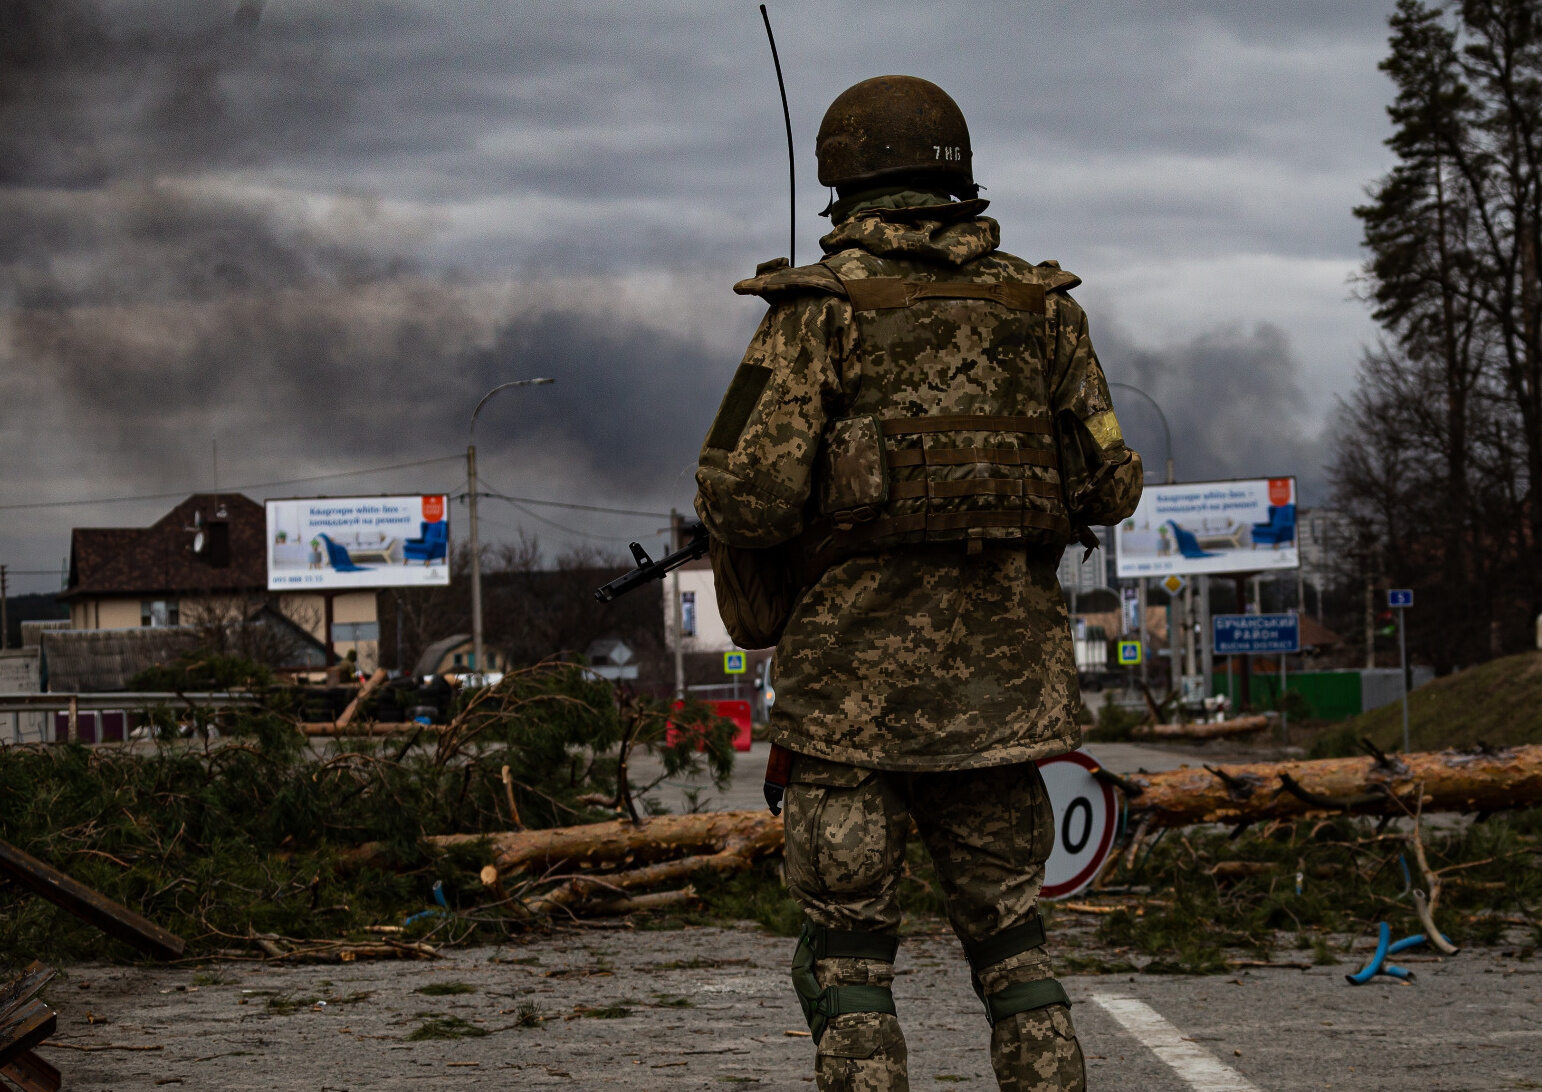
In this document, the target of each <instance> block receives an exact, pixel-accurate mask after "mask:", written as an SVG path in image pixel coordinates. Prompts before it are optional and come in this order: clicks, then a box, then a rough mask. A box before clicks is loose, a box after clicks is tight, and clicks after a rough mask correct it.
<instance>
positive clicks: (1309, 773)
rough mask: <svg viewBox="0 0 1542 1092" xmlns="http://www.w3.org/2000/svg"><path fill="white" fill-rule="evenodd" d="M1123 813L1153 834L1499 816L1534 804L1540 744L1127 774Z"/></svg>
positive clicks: (1540, 795) (1541, 770) (1538, 798)
mask: <svg viewBox="0 0 1542 1092" xmlns="http://www.w3.org/2000/svg"><path fill="white" fill-rule="evenodd" d="M1129 780H1130V781H1131V782H1132V783H1133V784H1135V785H1138V786H1140V788H1141V793H1140V795H1139V796H1136V797H1134V798H1133V799H1131V800H1130V801H1129V806H1130V810H1131V812H1132V813H1133V814H1135V815H1137V816H1138V817H1139V818H1140V820H1141V822H1142V823H1149V825H1150V826H1152V827H1181V826H1188V825H1190V824H1193V823H1251V822H1258V821H1260V820H1266V819H1296V818H1302V817H1306V816H1322V815H1332V814H1335V813H1342V812H1352V813H1355V814H1360V815H1402V814H1405V812H1412V811H1414V810H1415V809H1416V808H1418V807H1419V806H1420V804H1421V800H1420V794H1421V793H1422V806H1423V809H1424V810H1425V811H1426V812H1429V811H1485V812H1491V811H1504V810H1506V809H1509V808H1525V807H1531V806H1533V805H1536V804H1542V745H1532V746H1525V747H1515V748H1511V749H1507V750H1501V751H1494V752H1491V753H1481V754H1472V753H1464V752H1460V751H1438V752H1429V753H1420V754H1410V755H1386V756H1381V757H1377V758H1328V759H1320V760H1317V761H1305V762H1258V763H1249V764H1245V765H1236V766H1231V765H1228V766H1225V767H1209V766H1205V767H1200V768H1198V769H1191V768H1189V767H1184V768H1183V769H1180V770H1165V771H1163V772H1161V773H1153V774H1131V775H1129Z"/></svg>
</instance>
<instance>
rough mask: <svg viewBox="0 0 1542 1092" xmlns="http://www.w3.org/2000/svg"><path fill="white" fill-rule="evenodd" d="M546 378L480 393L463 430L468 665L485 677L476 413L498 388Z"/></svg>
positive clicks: (539, 381) (538, 381) (529, 384)
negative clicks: (468, 576)
mask: <svg viewBox="0 0 1542 1092" xmlns="http://www.w3.org/2000/svg"><path fill="white" fill-rule="evenodd" d="M550 382H552V380H550V379H515V380H513V381H512V382H509V383H500V384H499V385H498V386H496V387H494V388H493V389H492V390H490V391H488V392H487V393H486V394H484V395H483V396H482V400H481V401H480V402H478V403H477V405H476V409H474V410H472V411H471V425H470V427H469V428H467V429H466V502H467V504H469V505H470V506H471V666H472V669H473V670H475V671H476V672H477V673H478V674H479V675H482V676H484V677H485V676H486V675H487V668H486V666H485V665H484V664H483V662H482V545H481V542H480V541H479V540H478V538H477V446H476V431H477V414H479V413H481V412H482V407H483V406H485V405H487V400H488V399H489V398H491V397H492V396H493V395H495V394H497V393H498V392H499V391H506V390H508V389H509V388H510V387H535V386H540V385H541V384H543V383H550Z"/></svg>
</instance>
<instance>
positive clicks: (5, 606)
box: [0, 565, 11, 650]
mask: <svg viewBox="0 0 1542 1092" xmlns="http://www.w3.org/2000/svg"><path fill="white" fill-rule="evenodd" d="M9 595H10V593H9V592H8V591H6V587H5V566H4V565H0V650H4V649H7V648H10V647H11V617H10V601H9Z"/></svg>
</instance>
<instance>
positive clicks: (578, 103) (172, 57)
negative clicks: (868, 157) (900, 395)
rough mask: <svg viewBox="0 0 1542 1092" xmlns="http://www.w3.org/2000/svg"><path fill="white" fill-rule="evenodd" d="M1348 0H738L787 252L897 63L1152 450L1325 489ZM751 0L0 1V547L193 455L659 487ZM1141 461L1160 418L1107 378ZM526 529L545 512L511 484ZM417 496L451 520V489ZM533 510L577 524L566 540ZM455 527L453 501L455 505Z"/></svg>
mask: <svg viewBox="0 0 1542 1092" xmlns="http://www.w3.org/2000/svg"><path fill="white" fill-rule="evenodd" d="M1391 7H1392V5H1391V2H1390V0H1388V2H1386V3H1370V4H1344V3H1342V2H1316V0H1308V2H1299V0H1298V2H1295V3H1290V4H1277V3H1263V2H1258V3H1240V4H1239V3H1236V2H1220V0H1217V2H1213V3H1202V2H1164V3H1161V4H1140V5H1132V4H1122V3H1120V4H1116V3H1082V4H1075V5H1070V4H1047V3H1038V2H1033V0H1014V2H1011V3H1005V2H1003V3H981V2H975V3H970V4H967V5H965V4H950V5H940V4H936V3H925V4H921V3H896V2H872V3H848V4H832V3H819V4H815V3H812V2H802V0H799V2H795V3H787V2H782V3H772V5H771V9H772V10H771V16H772V21H773V23H774V25H775V28H776V32H777V38H778V46H779V49H780V51H781V57H782V64H783V67H784V70H785V72H786V74H787V77H788V80H789V88H788V90H789V95H790V98H791V111H792V122H793V130H794V140H795V147H796V151H797V172H798V201H797V225H798V232H797V258H798V260H799V261H810V260H813V259H814V258H816V257H817V256H818V245H817V239H818V237H819V235H820V234H821V233H822V231H823V230H824V229H825V227H826V224H827V222H826V221H825V220H823V219H821V218H820V217H819V216H818V215H817V213H818V211H819V210H820V209H821V208H823V207H824V204H825V202H826V200H827V195H826V193H825V191H823V190H821V189H819V188H818V187H817V185H816V184H815V182H814V167H815V165H814V157H813V137H814V133H815V130H816V129H817V127H818V123H819V119H820V116H821V115H822V113H823V111H824V107H825V106H826V105H827V104H828V103H829V101H830V100H831V99H832V98H833V97H834V96H835V95H836V94H838V93H839V92H840V91H841V90H842V89H844V88H845V87H846V86H848V85H850V84H852V83H854V82H856V81H857V80H860V79H863V78H866V77H868V76H873V75H879V74H883V73H889V72H903V73H908V74H912V75H917V76H923V77H926V78H928V79H931V80H934V81H936V82H937V83H939V84H941V85H942V86H943V87H944V88H945V89H947V90H948V91H949V92H950V93H951V94H952V95H953V97H954V98H955V99H957V101H958V102H959V104H960V106H961V107H962V108H963V110H964V112H965V115H966V116H967V117H968V119H969V123H970V129H971V132H972V134H973V139H974V148H975V173H976V177H977V179H978V180H979V181H980V182H982V183H983V184H984V185H985V186H986V187H987V190H986V194H985V196H987V197H989V198H990V199H991V201H992V205H991V209H990V212H989V215H992V216H995V217H997V218H998V219H999V220H1000V221H1001V222H1002V226H1003V230H1002V235H1003V245H1004V246H1005V248H1006V249H1008V250H1010V251H1013V252H1015V253H1018V254H1021V255H1022V256H1024V257H1026V258H1028V259H1030V260H1033V261H1038V260H1041V259H1044V258H1057V259H1059V260H1060V261H1061V263H1062V264H1063V265H1064V266H1065V267H1066V268H1068V269H1070V270H1073V271H1074V272H1076V273H1078V274H1079V275H1080V276H1081V277H1082V278H1083V280H1084V282H1085V283H1084V284H1083V286H1082V287H1081V288H1080V289H1078V291H1077V293H1076V295H1077V297H1078V299H1080V300H1081V302H1082V303H1083V304H1084V305H1085V306H1086V307H1087V309H1088V311H1089V312H1090V314H1091V316H1092V322H1093V337H1094V342H1095V344H1096V345H1097V346H1098V349H1099V353H1100V356H1101V357H1102V360H1103V363H1104V366H1105V369H1106V370H1107V372H1108V376H1109V378H1110V380H1112V381H1114V382H1117V383H1128V384H1133V385H1136V386H1138V387H1140V388H1141V389H1142V390H1144V391H1145V392H1147V393H1148V394H1149V395H1151V396H1152V397H1153V398H1154V399H1155V400H1156V401H1157V402H1158V403H1160V404H1161V406H1162V408H1163V410H1164V411H1165V412H1166V415H1167V418H1168V421H1169V422H1170V424H1171V426H1172V432H1173V439H1172V443H1173V457H1174V459H1175V461H1176V464H1177V471H1178V476H1179V477H1180V479H1185V480H1194V479H1199V478H1208V477H1234V476H1252V475H1277V474H1290V473H1294V474H1296V475H1298V476H1299V477H1300V478H1301V481H1302V491H1303V496H1304V499H1305V500H1306V501H1307V502H1308V503H1314V502H1321V501H1322V500H1324V499H1326V498H1325V492H1324V487H1323V484H1322V483H1323V474H1322V466H1323V464H1324V462H1326V461H1327V457H1328V455H1327V449H1326V447H1325V446H1324V441H1325V430H1326V429H1327V426H1328V422H1329V415H1330V413H1331V410H1332V407H1333V404H1334V398H1335V396H1336V395H1339V394H1342V393H1344V392H1346V391H1347V390H1348V389H1349V387H1350V385H1351V383H1352V382H1353V378H1354V367H1355V363H1356V361H1357V359H1358V357H1359V355H1360V352H1361V349H1362V347H1363V346H1364V345H1366V344H1367V343H1369V342H1370V341H1371V340H1372V339H1373V338H1374V337H1375V328H1374V326H1373V325H1372V324H1371V322H1370V321H1369V318H1368V317H1367V311H1366V308H1365V307H1364V306H1363V305H1362V304H1360V303H1358V302H1356V301H1355V300H1354V299H1353V298H1352V290H1353V289H1352V285H1351V283H1350V278H1351V276H1352V274H1353V273H1354V271H1355V269H1356V268H1357V265H1358V263H1359V261H1360V260H1361V254H1360V251H1359V247H1358V242H1359V237H1360V233H1359V229H1358V224H1357V222H1356V221H1355V219H1354V218H1353V216H1352V214H1351V211H1350V210H1351V208H1352V207H1353V206H1354V205H1355V204H1356V203H1357V202H1358V201H1360V200H1362V199H1363V189H1364V187H1365V186H1366V185H1367V184H1368V183H1370V182H1371V181H1373V180H1374V179H1375V178H1376V177H1377V176H1378V175H1380V174H1382V173H1383V172H1384V171H1385V170H1386V169H1387V168H1388V166H1389V165H1390V157H1389V153H1388V152H1387V150H1386V149H1385V148H1384V147H1383V146H1382V143H1381V141H1382V139H1383V138H1384V137H1385V135H1386V133H1387V122H1386V117H1385V113H1384V105H1385V102H1386V100H1387V99H1388V97H1389V94H1390V86H1389V84H1388V83H1387V81H1386V79H1385V78H1384V77H1383V76H1382V75H1381V74H1380V73H1379V72H1378V71H1377V69H1376V65H1377V62H1378V60H1379V59H1380V58H1381V57H1382V55H1383V54H1384V52H1385V39H1386V25H1385V19H1386V15H1387V14H1388V12H1389V11H1390V9H1391ZM785 152H786V144H785V136H784V133H783V129H782V118H781V108H780V103H779V101H778V99H777V90H776V79H775V74H774V71H773V69H772V66H771V58H770V53H769V49H768V47H767V45H766V41H765V35H764V30H763V27H762V25H761V21H760V16H759V13H758V11H757V10H756V6H755V5H754V4H751V3H741V2H738V0H734V2H731V3H723V2H712V3H709V2H706V0H696V2H678V3H648V2H643V3H634V4H627V5H618V4H615V3H612V2H607V3H589V4H586V3H576V2H574V0H560V2H551V3H541V2H534V0H496V2H494V0H480V2H471V0H443V2H440V3H435V4H422V3H416V2H406V0H401V2H387V0H269V2H267V3H265V4H264V3H258V2H255V0H199V2H196V3H194V2H191V0H188V2H172V0H137V2H133V0H101V2H99V3H92V2H89V0H0V407H3V410H0V465H3V467H4V468H5V472H4V474H3V476H0V561H4V562H5V563H6V564H8V565H9V566H10V567H11V569H12V570H13V571H20V572H23V573H27V572H30V571H33V570H40V571H42V572H43V573H44V575H38V576H23V577H22V578H21V579H17V580H14V581H13V583H12V588H13V589H17V588H19V589H20V590H23V591H30V590H49V589H52V588H56V587H57V586H58V580H57V577H56V576H51V575H47V574H48V573H57V571H58V568H59V564H60V561H61V559H62V558H63V557H64V556H65V555H66V554H67V552H68V548H69V531H70V528H71V527H74V526H135V525H143V524H146V523H149V522H151V521H153V520H154V519H155V518H157V517H158V516H159V515H160V514H162V513H163V512H164V511H165V510H166V509H168V508H169V507H170V506H171V505H172V504H173V503H175V500H174V499H172V498H168V499H155V500H145V501H139V502H134V503H115V504H95V505H82V506H72V507H52V508H16V507H5V506H14V505H30V504H36V503H39V502H56V501H65V500H78V499H94V498H108V497H138V496H144V495H146V494H156V493H177V492H179V491H192V490H195V489H208V488H211V487H212V486H213V485H214V484H215V477H214V465H213V459H212V458H211V442H213V441H217V443H218V448H219V459H218V482H219V484H220V485H221V486H222V487H224V488H227V489H228V488H234V487H239V486H243V485H251V484H254V483H264V482H281V481H288V480H291V479H297V478H305V477H312V476H316V475H321V474H329V473H334V472H340V471H350V470H355V469H359V468H368V467H376V466H384V465H388V464H397V463H408V462H415V461H418V460H428V459H433V458H436V457H446V461H442V462H439V463H436V464H432V465H427V466H422V467H416V468H411V469H406V470H398V471H392V472H385V473H377V474H372V475H364V476H354V477H337V478H333V479H330V480H326V481H320V482H310V483H299V484H292V485H275V486H272V487H269V488H253V489H248V490H247V492H248V493H249V494H250V495H252V496H254V497H257V498H259V499H260V498H262V497H264V496H297V495H314V494H317V493H346V492H349V491H356V492H363V493H379V492H386V491H396V490H400V491H404V492H416V491H420V490H421V491H430V490H441V489H442V490H448V491H455V490H456V489H464V467H463V465H461V464H457V463H456V462H454V461H452V460H451V459H450V458H449V457H453V456H455V455H457V454H458V453H463V452H464V446H465V439H466V424H467V419H468V417H469V415H470V412H471V409H472V407H473V406H474V405H475V403H476V401H477V399H478V398H479V397H480V396H481V394H482V393H483V391H485V390H486V389H488V388H489V387H491V386H493V385H495V384H496V383H498V382H501V381H503V380H505V379H512V378H519V377H523V376H531V375H549V376H552V377H554V378H555V379H556V380H557V382H556V384H555V385H553V386H549V387H543V388H536V389H531V390H523V391H511V392H508V393H506V394H503V395H500V396H499V397H498V399H496V400H494V401H493V402H491V403H490V404H489V406H488V408H487V409H486V410H484V411H483V415H482V417H481V419H480V420H479V423H478V427H477V438H478V454H479V459H480V462H481V464H482V467H483V470H484V473H485V476H486V478H487V481H488V483H490V485H489V487H490V488H493V489H495V490H496V491H498V492H501V493H505V494H510V495H516V496H525V497H534V498H550V499H560V500H567V501H575V502H581V503H588V504H596V505H611V506H619V507H624V508H629V509H638V510H642V511H655V510H656V511H660V512H664V511H667V510H668V509H669V508H670V507H671V506H678V507H680V508H682V509H686V508H688V507H689V504H690V500H691V496H692V486H691V481H690V469H691V467H692V465H693V463H694V458H695V453H696V450H697V448H698V446H699V444H700V441H701V437H702V436H703V435H704V433H705V431H706V428H707V426H708V424H709V423H710V420H711V417H712V414H713V412H714V411H715V409H716V406H717V402H718V399H719V398H720V396H721V393H722V390H723V388H724V387H725V386H726V384H727V382H728V379H729V377H730V375H731V373H732V370H733V368H734V366H735V365H736V364H737V362H738V358H739V355H740V353H741V352H742V350H743V345H744V343H745V341H746V340H747V338H748V336H749V334H750V332H751V330H752V329H753V327H754V324H755V322H756V321H757V320H758V318H759V316H760V314H761V312H762V310H763V306H764V305H763V304H761V303H759V302H758V301H755V300H746V299H741V298H739V297H735V296H734V295H733V294H732V292H731V291H730V286H731V284H732V283H733V281H734V280H736V279H738V278H739V277H742V276H746V275H748V274H749V273H750V272H751V271H752V270H753V267H754V265H755V263H756V262H758V261H761V260H764V259H766V258H769V257H773V256H776V255H785V254H786V252H787V250H788V238H787V210H788V205H787V201H788V195H787V170H786V166H787V165H786V155H785ZM1115 403H1116V406H1117V407H1118V408H1119V410H1120V416H1121V418H1122V419H1124V421H1125V423H1126V431H1127V433H1128V434H1129V436H1130V438H1131V440H1132V442H1133V443H1134V444H1135V445H1136V446H1137V447H1139V448H1140V449H1141V450H1142V452H1143V453H1144V454H1145V455H1146V457H1147V460H1148V465H1149V466H1152V467H1156V468H1160V466H1161V463H1162V460H1163V459H1164V458H1165V454H1166V453H1165V450H1164V441H1163V438H1162V432H1161V429H1160V427H1159V425H1158V423H1157V421H1156V418H1155V415H1154V414H1153V413H1152V411H1151V410H1150V409H1149V408H1148V407H1147V406H1146V405H1145V404H1144V403H1142V402H1141V401H1140V399H1139V398H1138V397H1136V396H1132V395H1129V394H1128V393H1127V392H1120V391H1119V390H1117V389H1116V391H1115ZM483 511H484V513H485V520H486V527H487V531H486V536H487V537H488V538H491V539H494V540H497V539H499V538H502V537H511V536H513V535H515V534H517V533H518V531H519V529H521V528H523V529H525V530H526V531H528V532H532V533H535V534H538V535H539V536H540V538H541V540H542V542H543V543H544V544H546V545H547V546H548V547H549V548H550V550H551V551H555V550H557V549H560V548H562V547H564V546H566V545H568V544H571V543H574V542H583V541H588V542H593V543H594V544H596V545H599V546H602V547H616V546H619V545H620V544H621V543H622V542H624V540H625V539H626V538H628V537H645V538H648V537H651V536H652V535H653V532H655V530H656V529H657V528H658V527H659V526H662V524H661V522H660V521H659V520H657V519H655V518H652V517H646V516H625V517H623V516H608V515H600V514H593V513H583V512H574V511H563V510H559V509H547V508H539V509H526V510H521V509H518V508H515V507H513V506H511V505H509V504H507V503H504V502H499V501H488V502H487V503H486V504H485V506H484V509H483ZM537 515H538V516H541V517H544V518H545V519H547V520H552V521H555V522H556V523H557V524H560V525H561V526H562V527H563V528H567V529H568V530H557V529H554V528H553V527H552V526H550V525H549V524H547V523H542V522H540V521H539V520H537V519H536V518H535V517H536V516H537ZM451 518H452V521H459V522H458V523H457V527H463V526H464V519H463V509H461V508H460V507H459V506H457V507H456V508H454V509H453V510H452V516H451ZM574 532H579V533H582V536H583V537H579V536H578V535H577V534H575V533H574ZM456 533H457V534H458V533H459V531H458V530H457V532H456Z"/></svg>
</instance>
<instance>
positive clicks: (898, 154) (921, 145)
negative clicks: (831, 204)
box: [814, 76, 979, 199]
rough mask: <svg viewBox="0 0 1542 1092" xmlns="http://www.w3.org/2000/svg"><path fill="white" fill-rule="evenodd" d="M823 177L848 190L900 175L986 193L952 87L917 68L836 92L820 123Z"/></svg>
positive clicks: (964, 192)
mask: <svg viewBox="0 0 1542 1092" xmlns="http://www.w3.org/2000/svg"><path fill="white" fill-rule="evenodd" d="M814 153H815V155H816V156H817V157H818V160H819V182H820V185H824V186H834V187H835V189H836V191H837V192H838V193H840V194H841V195H842V196H847V195H849V194H851V193H854V192H858V191H860V190H866V189H871V188H874V187H876V186H884V185H892V184H894V183H898V182H902V181H903V182H908V183H911V184H917V183H922V184H924V183H931V184H932V185H933V186H936V187H937V188H946V189H947V191H948V192H949V193H951V194H953V195H954V196H956V197H961V198H964V199H972V198H974V197H975V196H977V195H978V193H979V187H978V186H976V185H975V182H974V171H973V169H972V167H971V162H972V160H973V156H974V153H973V152H972V150H971V149H970V146H969V126H968V125H967V124H965V122H964V112H963V111H962V110H960V109H959V108H958V103H956V102H954V101H953V99H952V98H951V97H950V96H949V95H948V93H947V92H946V91H944V90H943V89H942V88H940V87H938V86H937V85H936V84H934V83H931V82H929V81H927V80H923V79H918V78H916V77H915V76H876V77H874V78H873V79H870V80H863V81H862V82H861V83H859V84H855V85H853V86H851V87H848V88H847V89H846V90H845V91H842V92H841V93H840V94H839V95H837V96H836V99H835V101H834V102H832V103H831V104H830V108H829V109H828V110H826V111H825V116H824V120H823V121H821V122H820V123H819V136H818V138H817V139H816V141H815V146H814Z"/></svg>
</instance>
